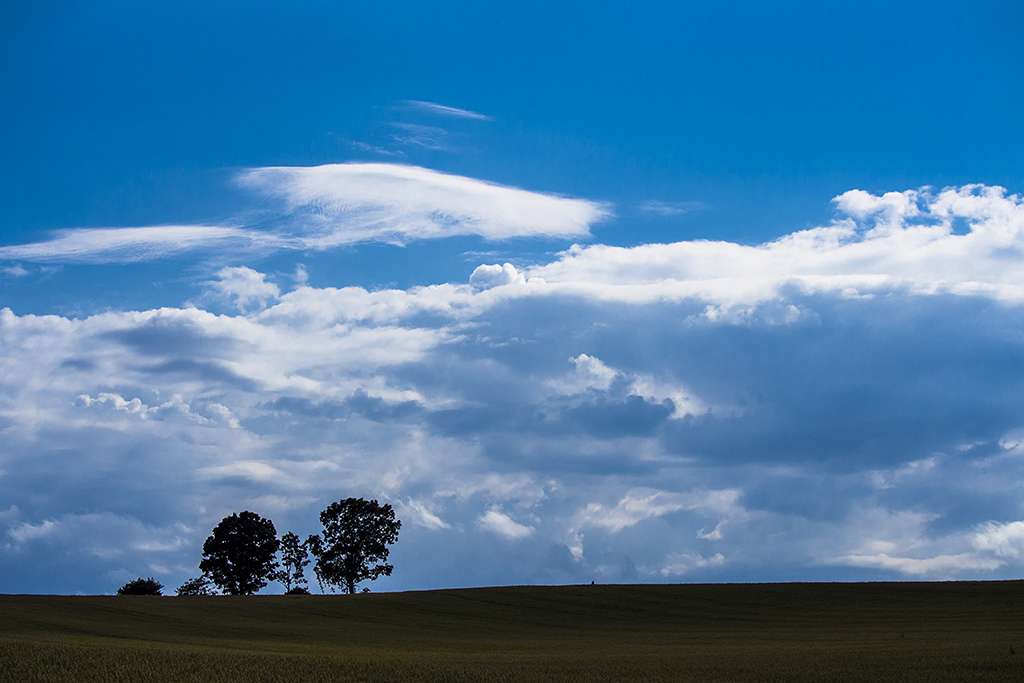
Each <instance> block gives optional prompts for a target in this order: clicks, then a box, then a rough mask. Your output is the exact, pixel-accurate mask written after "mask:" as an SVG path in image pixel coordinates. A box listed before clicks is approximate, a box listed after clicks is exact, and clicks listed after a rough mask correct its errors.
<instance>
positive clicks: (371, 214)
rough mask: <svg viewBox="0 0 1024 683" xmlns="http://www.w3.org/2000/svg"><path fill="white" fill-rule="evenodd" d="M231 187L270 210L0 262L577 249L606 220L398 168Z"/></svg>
mask: <svg viewBox="0 0 1024 683" xmlns="http://www.w3.org/2000/svg"><path fill="white" fill-rule="evenodd" d="M235 181H236V183H237V184H238V185H239V186H240V187H242V188H245V189H247V190H251V191H253V192H254V193H255V194H256V195H257V196H258V197H259V198H261V200H265V201H273V200H276V202H277V203H276V204H275V205H273V206H271V207H269V208H268V207H267V206H266V205H264V206H263V208H262V209H261V211H259V212H255V211H253V212H249V213H248V214H247V215H244V216H239V217H236V218H234V219H232V220H231V221H230V223H229V224H225V225H158V226H144V227H118V228H110V227H106V228H82V229H78V230H66V231H62V232H61V233H59V234H58V235H57V236H56V237H54V238H52V239H50V240H47V241H44V242H36V243H31V244H23V245H14V246H5V247H0V260H16V261H28V262H34V263H94V264H99V263H129V262H137V261H150V260H155V259H159V258H165V257H172V256H178V255H180V254H182V253H185V252H196V251H200V250H218V251H219V252H225V251H226V252H229V253H234V254H236V255H237V254H245V253H254V254H267V253H271V252H274V251H281V250H313V251H316V250H323V249H330V248H334V247H340V246H348V245H354V244H360V243H368V242H380V243H387V244H396V245H402V244H407V243H409V242H412V241H416V240H427V239H438V238H444V237H454V236H460V235H478V236H480V237H483V238H484V239H487V240H506V239H511V238H522V237H527V238H569V239H584V238H587V237H589V236H590V226H591V225H593V224H594V223H597V222H599V221H601V220H603V219H605V218H607V217H608V216H609V215H610V211H609V208H608V205H607V204H604V203H600V202H592V201H586V200H581V199H571V198H566V197H559V196H555V195H549V194H542V193H538V192H528V191H526V190H521V189H518V188H513V187H506V186H502V185H497V184H494V183H488V182H484V181H481V180H476V179H474V178H466V177H464V176H456V175H450V174H445V173H439V172H438V171H432V170H429V169H425V168H419V167H416V166H403V165H399V164H367V163H347V164H328V165H324V166H313V167H296V166H292V167H266V168H252V169H247V170H244V171H241V172H239V173H238V174H237V175H236V177H235Z"/></svg>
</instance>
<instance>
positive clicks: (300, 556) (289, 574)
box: [277, 531, 309, 593]
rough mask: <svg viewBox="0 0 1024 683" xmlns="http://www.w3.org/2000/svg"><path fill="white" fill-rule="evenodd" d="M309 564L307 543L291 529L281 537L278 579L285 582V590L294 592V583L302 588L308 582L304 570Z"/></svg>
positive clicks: (296, 586)
mask: <svg viewBox="0 0 1024 683" xmlns="http://www.w3.org/2000/svg"><path fill="white" fill-rule="evenodd" d="M307 564H309V552H308V551H307V550H306V544H305V543H303V542H302V540H301V539H299V537H298V536H297V535H295V534H293V533H292V532H290V531H289V532H288V533H286V534H285V535H284V536H282V537H281V569H280V570H279V571H278V572H277V580H278V581H280V582H281V583H283V584H284V588H285V592H287V593H291V592H292V584H295V588H300V587H301V586H302V585H303V584H304V583H306V577H305V575H304V572H303V571H302V570H303V567H305V566H306V565H307ZM306 592H307V593H308V592H309V591H308V590H307V591H306Z"/></svg>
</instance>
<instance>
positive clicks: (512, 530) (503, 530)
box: [477, 508, 535, 541]
mask: <svg viewBox="0 0 1024 683" xmlns="http://www.w3.org/2000/svg"><path fill="white" fill-rule="evenodd" d="M477 523H478V524H479V526H480V528H481V529H483V530H485V531H490V532H491V533H494V534H498V535H499V536H504V537H505V538H507V539H509V540H512V541H518V540H521V539H524V538H528V537H529V536H530V535H531V534H533V532H534V531H535V529H534V528H533V527H532V526H526V525H524V524H519V523H518V522H516V521H514V520H513V519H512V518H511V517H509V516H508V515H506V514H505V513H504V512H501V511H500V510H498V509H496V508H492V509H490V510H488V511H487V512H486V513H484V514H483V516H481V517H480V519H479V520H478V521H477Z"/></svg>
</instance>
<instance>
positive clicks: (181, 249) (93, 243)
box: [0, 225, 283, 263]
mask: <svg viewBox="0 0 1024 683" xmlns="http://www.w3.org/2000/svg"><path fill="white" fill-rule="evenodd" d="M258 245H262V246H268V247H269V246H274V247H280V246H282V245H283V242H282V241H280V240H278V239H277V238H276V237H275V236H273V235H266V234H261V233H259V232H256V231H252V230H246V229H243V228H239V227H232V226H216V225H157V226H148V227H138V228H83V229H79V230H64V231H62V232H60V233H58V235H57V236H56V237H55V238H54V239H51V240H46V241H44V242H33V243H31V244H20V245H13V246H7V247H0V259H4V260H12V261H15V260H16V261H30V262H33V263H132V262H138V261H152V260H155V259H160V258H168V257H171V256H177V255H179V254H182V253H185V252H190V251H197V250H203V249H205V250H214V249H219V248H226V247H239V246H247V247H253V246H258Z"/></svg>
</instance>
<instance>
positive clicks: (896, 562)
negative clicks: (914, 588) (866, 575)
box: [838, 553, 1003, 576]
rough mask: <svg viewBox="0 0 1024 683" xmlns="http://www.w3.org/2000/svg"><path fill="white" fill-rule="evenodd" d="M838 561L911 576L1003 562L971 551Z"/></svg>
mask: <svg viewBox="0 0 1024 683" xmlns="http://www.w3.org/2000/svg"><path fill="white" fill-rule="evenodd" d="M838 561H840V562H842V563H844V564H849V565H852V566H854V567H869V568H877V569H890V570H894V571H897V572H899V573H901V574H907V575H909V576H928V575H932V574H941V575H943V576H945V575H949V574H950V573H957V572H962V571H968V570H978V569H980V570H992V569H998V568H999V567H1000V566H1001V565H1002V564H1003V563H1002V562H1000V561H999V560H993V559H990V558H983V557H977V556H976V555H973V554H971V553H960V554H957V555H937V556H935V557H924V558H916V557H891V556H889V555H887V554H885V553H879V554H877V555H846V556H844V557H840V558H838Z"/></svg>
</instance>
